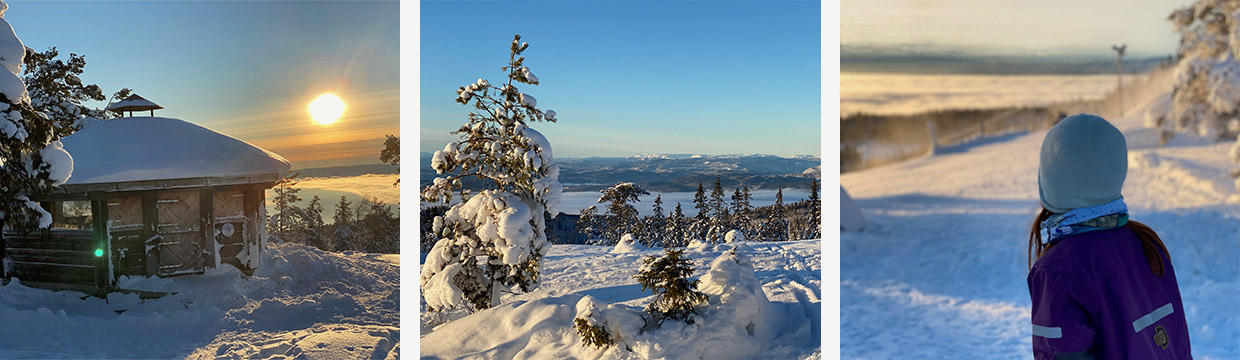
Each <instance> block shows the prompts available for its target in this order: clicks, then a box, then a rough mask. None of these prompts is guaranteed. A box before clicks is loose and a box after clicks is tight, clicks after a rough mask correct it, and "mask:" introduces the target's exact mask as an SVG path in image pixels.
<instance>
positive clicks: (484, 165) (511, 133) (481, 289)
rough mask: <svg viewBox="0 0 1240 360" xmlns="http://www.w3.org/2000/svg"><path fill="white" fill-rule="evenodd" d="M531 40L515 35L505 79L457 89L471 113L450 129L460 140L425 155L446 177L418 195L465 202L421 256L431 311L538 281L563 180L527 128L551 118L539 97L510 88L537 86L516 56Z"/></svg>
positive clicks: (496, 298) (494, 297)
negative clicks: (471, 185)
mask: <svg viewBox="0 0 1240 360" xmlns="http://www.w3.org/2000/svg"><path fill="white" fill-rule="evenodd" d="M528 46H529V44H528V43H524V42H521V36H520V35H515V36H513V40H512V45H511V46H510V47H509V50H510V51H509V57H508V65H507V66H504V67H503V68H502V69H503V70H505V71H507V72H508V74H507V77H508V79H507V82H506V83H505V84H503V85H502V86H495V85H492V84H491V83H490V82H488V81H487V80H485V79H478V81H476V82H474V83H471V84H469V85H466V86H462V87H460V88H459V89H458V90H457V92H456V93H457V97H456V101H457V102H458V103H461V104H463V105H467V106H468V105H472V107H473V108H474V110H473V111H471V112H470V113H469V116H468V122H466V123H465V124H464V125H462V126H461V127H460V129H458V130H457V131H454V132H453V134H457V135H460V136H461V137H462V140H461V141H455V142H452V143H449V144H448V145H447V146H445V147H444V149H443V150H441V151H436V152H435V154H434V155H433V157H432V160H431V167H432V168H434V169H435V171H436V172H437V173H439V174H440V175H444V174H452V175H447V176H442V177H438V178H435V180H434V181H433V183H432V184H431V185H429V186H427V187H426V188H424V189H423V190H422V194H421V195H422V200H423V201H428V202H442V203H450V202H451V200H452V197H453V196H454V194H459V196H461V197H462V198H463V200H464V201H462V202H461V203H458V204H456V205H453V206H452V208H450V209H448V212H447V214H445V215H444V216H442V217H437V218H435V220H434V230H435V232H436V233H438V234H439V235H440V236H441V237H442V239H441V240H439V242H438V243H436V244H435V247H434V248H433V249H431V252H430V253H429V254H427V258H426V262H425V263H424V264H423V265H422V278H421V287H422V294H423V296H424V298H425V299H426V304H427V307H428V308H429V309H431V310H447V309H452V308H456V307H460V306H463V305H466V304H468V305H469V306H470V307H472V308H473V309H476V310H480V309H486V308H489V307H492V306H495V305H497V304H498V303H499V302H500V294H501V293H503V292H511V291H512V290H520V291H530V290H532V289H533V288H535V287H536V286H537V285H538V281H539V271H540V266H541V265H540V264H541V262H542V258H543V256H545V255H546V254H547V251H549V250H550V249H551V246H549V243H548V242H547V237H546V231H545V230H546V224H545V217H544V213H545V212H546V213H550V214H551V216H552V217H554V216H556V215H558V214H559V212H560V210H559V202H560V193H561V191H562V190H563V186H562V185H560V182H559V180H557V179H558V177H559V173H560V167H559V165H557V164H556V163H555V158H554V157H553V156H552V153H551V143H550V142H549V141H547V138H546V137H544V136H543V135H542V134H541V133H539V132H538V131H535V130H534V129H531V128H529V127H528V126H527V123H530V122H537V121H548V122H555V121H556V118H555V116H556V114H555V111H552V110H546V111H542V110H539V109H538V107H537V106H538V102H537V100H535V98H534V97H533V96H531V95H529V94H527V93H524V92H521V91H520V90H519V89H518V88H517V86H516V85H517V84H528V85H538V83H539V81H538V77H537V76H534V73H533V72H531V71H530V69H529V67H527V66H525V64H524V63H525V57H524V56H521V54H522V52H524V51H525V50H526V48H527V47H528ZM467 178H469V179H475V180H477V183H478V184H480V185H481V186H482V187H483V188H484V190H482V191H480V192H478V193H476V194H473V195H472V196H468V189H467V188H466V187H465V186H463V184H462V180H463V179H467ZM514 288H515V289H514Z"/></svg>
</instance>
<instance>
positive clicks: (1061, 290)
mask: <svg viewBox="0 0 1240 360" xmlns="http://www.w3.org/2000/svg"><path fill="white" fill-rule="evenodd" d="M1159 253H1160V256H1162V259H1163V269H1164V270H1163V275H1162V277H1158V276H1155V275H1154V273H1153V272H1152V271H1150V267H1149V265H1148V264H1147V263H1146V261H1145V255H1144V253H1143V252H1142V248H1141V242H1140V240H1139V239H1137V235H1136V234H1135V233H1133V231H1132V230H1131V229H1129V228H1128V227H1127V226H1120V227H1118V228H1115V229H1107V230H1097V231H1091V232H1087V233H1082V234H1077V235H1071V236H1069V237H1067V238H1065V239H1063V240H1060V241H1059V243H1058V244H1056V245H1055V246H1053V247H1051V248H1050V250H1047V252H1046V253H1044V254H1042V257H1041V258H1039V259H1038V260H1037V262H1035V263H1034V265H1033V269H1030V271H1029V278H1028V281H1029V296H1030V298H1031V299H1032V300H1033V314H1032V318H1031V319H1032V322H1033V356H1034V358H1035V359H1038V360H1042V359H1090V358H1097V359H1192V350H1191V349H1190V347H1189V343H1188V323H1187V322H1186V321H1185V320H1184V305H1183V303H1182V302H1181V301H1180V288H1179V286H1178V285H1177V284H1176V280H1175V270H1174V269H1173V268H1172V266H1171V261H1170V260H1169V259H1168V257H1167V254H1165V253H1162V251H1161V250H1160V251H1159Z"/></svg>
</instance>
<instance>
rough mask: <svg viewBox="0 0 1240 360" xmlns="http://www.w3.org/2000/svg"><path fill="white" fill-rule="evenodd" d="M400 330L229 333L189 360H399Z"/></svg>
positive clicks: (334, 327) (326, 328)
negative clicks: (230, 359)
mask: <svg viewBox="0 0 1240 360" xmlns="http://www.w3.org/2000/svg"><path fill="white" fill-rule="evenodd" d="M399 354H400V329H399V328H397V327H392V326H374V325H365V326H340V325H318V326H315V327H313V328H310V329H305V330H296V331H290V332H266V331H260V332H228V333H225V334H222V335H220V336H219V337H216V338H215V340H213V341H211V343H210V344H207V346H204V347H202V348H199V349H197V350H195V351H194V352H193V353H191V354H189V356H188V357H187V359H221V358H232V359H272V358H290V359H325V360H326V359H396V358H398V357H399Z"/></svg>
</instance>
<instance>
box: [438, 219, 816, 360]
mask: <svg viewBox="0 0 1240 360" xmlns="http://www.w3.org/2000/svg"><path fill="white" fill-rule="evenodd" d="M729 249H730V247H728V246H725V245H720V246H717V247H711V246H707V247H699V248H691V249H689V250H687V251H685V253H684V254H685V256H686V257H687V258H689V259H691V260H693V262H694V265H695V268H696V270H695V272H694V274H693V276H692V278H694V279H699V278H701V279H703V283H702V285H700V286H701V289H702V291H703V292H705V293H707V294H708V295H709V294H712V293H714V294H721V293H726V294H730V295H728V296H714V297H712V301H711V303H710V304H707V305H704V306H702V307H701V308H700V310H699V312H700V313H702V314H704V315H703V318H705V320H704V322H700V324H703V326H701V327H700V328H698V327H695V326H692V325H683V324H679V325H680V326H675V325H676V324H674V322H672V321H669V322H667V323H665V325H664V327H663V328H659V329H656V330H655V331H649V332H645V333H643V334H640V335H634V336H632V337H631V338H629V339H626V344H627V347H628V348H629V349H631V352H630V351H629V350H625V349H624V348H625V346H626V345H617V346H614V347H612V348H610V349H608V350H599V349H597V348H594V347H589V346H585V345H583V344H582V343H581V338H580V337H579V336H578V335H577V334H576V332H574V330H573V328H572V326H573V319H574V317H575V316H576V314H577V312H576V311H575V309H577V307H576V306H577V305H578V303H579V301H580V300H581V299H582V298H583V297H585V296H590V297H592V298H593V299H595V301H596V304H600V307H601V308H607V309H606V311H607V312H609V313H610V314H616V313H617V312H619V313H623V314H626V315H627V314H632V313H636V312H639V311H640V310H641V308H643V307H644V306H645V305H646V303H648V302H650V300H651V293H650V292H642V291H641V286H640V285H638V284H637V282H635V280H634V279H633V278H632V276H633V275H635V274H636V273H637V270H638V265H639V264H640V263H641V258H642V257H643V256H645V255H659V256H661V255H662V254H663V251H662V250H661V249H647V248H638V247H623V246H622V247H621V248H618V249H617V248H612V247H605V246H588V245H554V246H553V247H552V249H551V253H550V255H549V256H548V257H547V259H546V261H545V263H544V264H543V275H542V281H543V283H542V285H540V286H541V287H540V288H539V289H538V290H536V291H534V292H532V293H528V294H521V295H515V296H513V295H506V296H505V298H504V301H503V304H502V305H499V306H497V307H494V308H491V309H487V310H484V311H480V312H478V313H474V314H471V315H468V316H464V317H461V318H458V317H460V316H459V315H457V316H453V318H455V320H452V321H450V322H448V323H446V324H441V325H437V324H438V323H441V322H442V321H443V320H444V319H441V317H440V316H436V315H435V314H430V313H427V312H423V313H422V324H423V325H422V329H421V330H422V339H421V342H420V345H421V356H422V357H423V358H430V359H455V358H461V357H465V358H496V359H513V358H516V359H522V358H540V359H568V358H577V359H598V358H607V359H613V358H660V357H667V358H694V359H696V358H698V356H703V357H705V358H721V357H725V358H726V357H732V358H735V357H741V358H768V359H804V358H807V357H811V356H812V357H813V358H817V357H818V356H819V355H818V353H819V351H820V350H819V341H818V339H819V334H820V333H821V332H820V329H819V323H820V319H821V300H820V295H821V281H820V271H821V265H820V261H819V258H820V242H819V241H817V240H806V241H793V242H783V243H755V242H750V243H747V244H746V245H741V246H740V250H739V252H740V253H741V254H742V257H745V258H748V259H749V260H751V261H752V270H748V268H747V267H745V266H744V265H741V266H731V267H729V266H724V265H727V264H736V263H733V262H732V261H730V258H729V257H728V255H727V254H726V253H727V252H728V250H729ZM721 259H722V260H721ZM742 263H743V262H742ZM712 265H713V266H712ZM708 272H709V273H710V275H709V276H710V277H709V278H707V274H708ZM747 272H749V273H752V274H753V275H754V278H756V281H755V282H753V283H752V284H751V285H752V286H753V288H752V289H753V290H754V291H757V288H759V287H760V288H761V292H762V293H763V294H764V295H765V297H766V298H767V300H768V301H769V306H763V305H762V304H763V303H762V302H761V299H760V297H759V298H752V297H751V298H742V297H740V296H739V295H738V294H741V293H745V291H744V290H745V289H746V288H745V287H739V288H730V287H719V286H720V284H725V283H730V282H732V281H730V280H737V281H735V282H737V283H740V284H744V283H745V281H743V280H744V279H745V278H746V277H747V275H745V274H746V273H747ZM754 278H751V279H754ZM759 284H760V285H759ZM754 294H756V293H754ZM720 301H722V304H720V303H719V302H720ZM755 301H756V302H755ZM730 303H731V304H749V305H748V306H729V304H730ZM607 304H612V307H607ZM423 306H424V307H425V303H423ZM755 317H756V318H758V319H760V320H752V321H754V323H756V324H758V325H757V327H756V328H755V327H750V328H749V329H750V331H752V332H753V334H754V335H748V334H746V330H745V329H744V328H743V327H744V325H741V326H742V328H740V329H739V333H738V332H737V331H733V330H735V329H732V328H730V327H729V326H728V325H729V324H731V322H732V321H735V320H736V319H753V318H755ZM629 320H630V322H632V321H633V320H635V321H636V322H637V326H640V323H641V319H640V318H636V319H629ZM428 324H429V325H430V326H428ZM723 354H727V355H723ZM747 354H748V355H747Z"/></svg>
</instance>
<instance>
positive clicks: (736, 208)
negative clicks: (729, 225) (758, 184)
mask: <svg viewBox="0 0 1240 360" xmlns="http://www.w3.org/2000/svg"><path fill="white" fill-rule="evenodd" d="M744 201H745V197H744V196H743V195H741V188H734V189H733V190H732V204H731V208H730V209H729V210H731V213H732V216H733V223H735V224H738V225H739V224H740V217H741V213H742V212H744V211H745V205H744V204H743V203H744Z"/></svg>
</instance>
